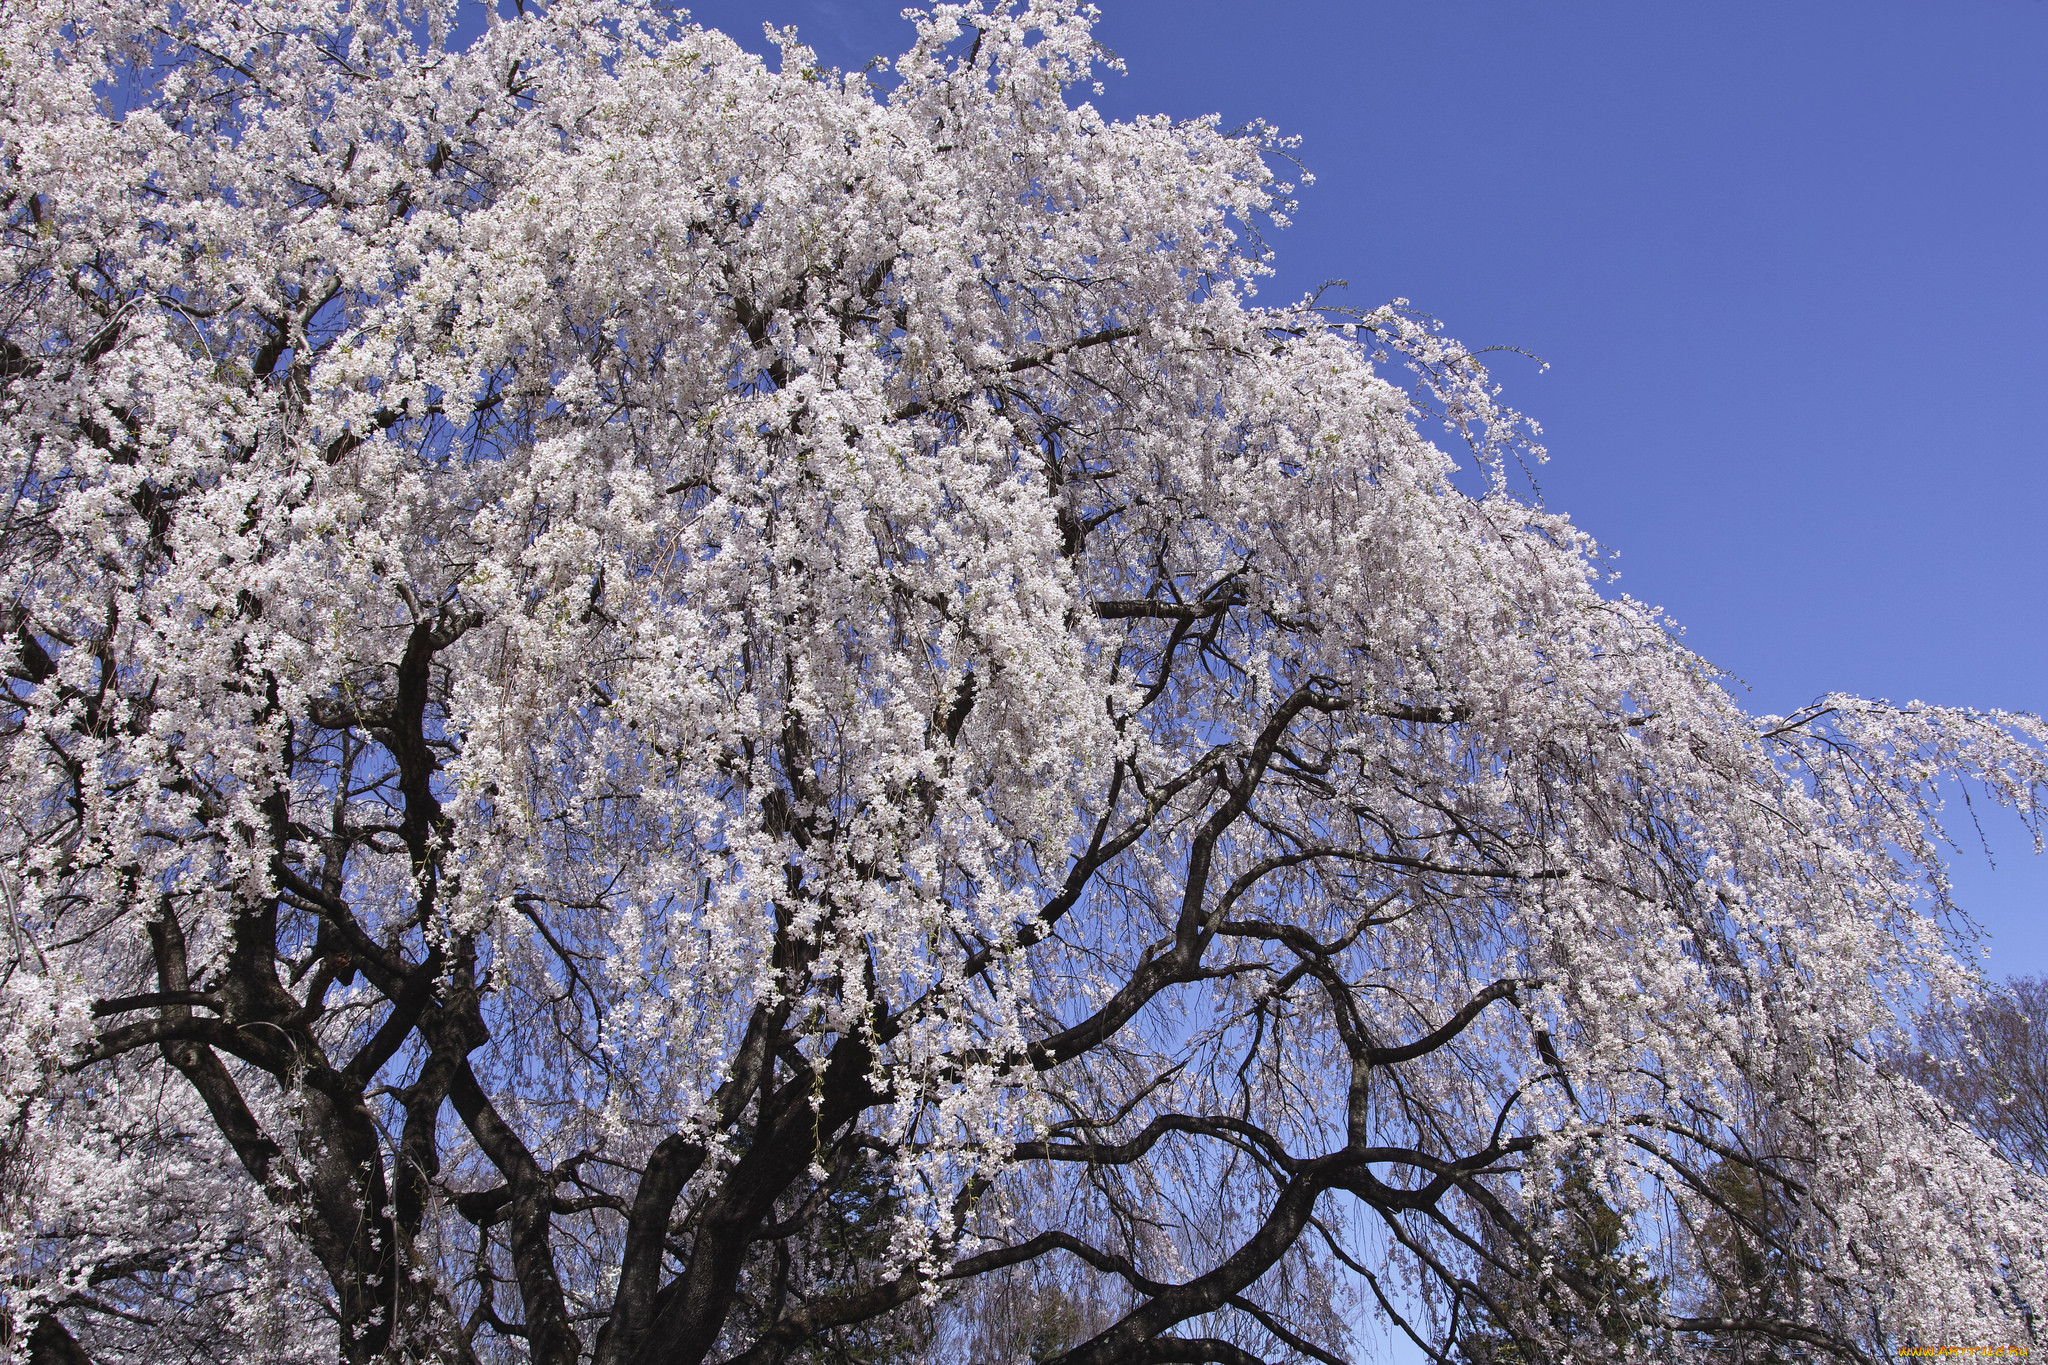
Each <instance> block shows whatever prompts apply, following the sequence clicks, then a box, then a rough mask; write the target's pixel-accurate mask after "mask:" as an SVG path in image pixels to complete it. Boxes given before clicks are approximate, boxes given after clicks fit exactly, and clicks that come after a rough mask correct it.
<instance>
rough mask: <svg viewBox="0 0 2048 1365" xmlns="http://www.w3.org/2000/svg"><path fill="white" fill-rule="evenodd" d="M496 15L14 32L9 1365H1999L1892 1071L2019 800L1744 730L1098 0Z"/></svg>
mask: <svg viewBox="0 0 2048 1365" xmlns="http://www.w3.org/2000/svg"><path fill="white" fill-rule="evenodd" d="M460 17H461V16H460V15H458V13H457V12H456V10H455V8H454V6H453V5H452V4H451V3H443V2H442V0H428V3H424V4H420V5H413V4H404V5H395V6H394V5H388V4H384V3H382V2H381V0H348V3H345V4H344V3H338V2H337V0H179V2H178V3H176V4H171V3H168V2H167V0H14V3H12V4H9V5H8V6H7V7H6V8H5V10H4V12H0V213H4V215H5V217H4V228H0V230H4V248H0V249H4V253H5V267H4V268H5V272H6V273H5V282H4V289H5V293H4V299H5V306H4V312H0V419H4V423H5V435H4V442H0V458H4V460H5V462H6V476H7V489H8V495H9V499H10V501H9V508H8V511H7V513H6V514H5V520H4V522H0V562H4V565H5V571H6V573H7V575H8V580H9V597H8V603H7V606H6V608H5V610H6V613H7V614H6V618H5V621H4V623H0V625H4V630H5V636H6V640H5V651H6V660H7V662H6V672H7V676H8V683H7V686H8V692H7V696H6V700H5V702H4V713H0V720H4V733H0V748H4V754H5V762H4V765H0V774H4V776H0V782H4V796H0V810H4V813H5V816H6V820H5V824H4V833H0V894H4V896H5V902H6V910H7V923H8V929H9V933H10V934H11V939H10V945H9V955H8V958H7V973H6V978H5V984H4V992H0V1078H4V1081H5V1093H6V1103H7V1108H6V1110H5V1114H4V1117H5V1118H6V1120H7V1127H6V1128H5V1130H4V1147H0V1159H4V1172H5V1178H6V1189H7V1202H6V1210H7V1218H8V1223H7V1228H8V1237H9V1250H10V1254H11V1256H12V1269H11V1271H10V1275H9V1278H8V1279H7V1282H6V1284H7V1287H6V1288H5V1290H4V1291H0V1293H4V1295H5V1301H6V1306H7V1310H8V1314H9V1316H10V1321H11V1324H12V1326H11V1328H10V1332H11V1335H10V1337H9V1340H10V1342H11V1344H12V1345H13V1348H14V1349H15V1350H16V1351H17V1352H18V1353H25V1354H26V1355H27V1356H29V1357H30V1358H32V1359H35V1360H37V1361H79V1360H89V1361H97V1362H102V1365H112V1363H113V1362H125V1361H161V1360H165V1359H173V1358H176V1359H193V1360H223V1361H225V1360H239V1361H277V1362H288V1361H313V1360H321V1361H326V1360H334V1359H336V1358H339V1359H342V1360H345V1361H349V1362H368V1361H386V1360H389V1361H400V1360H404V1361H426V1360H441V1361H453V1362H471V1361H474V1362H495V1361H514V1360H524V1361H531V1362H535V1365H569V1363H570V1362H578V1361H584V1360H590V1361H593V1362H600V1363H601V1365H669V1363H670V1362H674V1363H675V1365H684V1363H685V1362H689V1363H694V1362H699V1361H726V1362H746V1365H767V1363H768V1362H777V1361H785V1360H789V1361H795V1360H815V1361H828V1360H841V1361H853V1360H879V1359H886V1358H902V1357H904V1356H905V1355H912V1356H915V1357H917V1358H922V1359H933V1360H940V1359H977V1360H993V1359H998V1358H1004V1359H1008V1360H1022V1359H1025V1358H1027V1357H1031V1358H1037V1359H1042V1360H1053V1361H1057V1362H1059V1365H1108V1363H1109V1362H1145V1361H1155V1362H1165V1361H1214V1362H1223V1363H1225V1365H1243V1363H1244V1362H1250V1361H1277V1360H1290V1361H1292V1360H1316V1361H1325V1362H1327V1361H1334V1360H1341V1359H1347V1358H1350V1357H1352V1356H1353V1355H1354V1353H1355V1351H1356V1350H1357V1349H1358V1347H1357V1343H1356V1342H1355V1341H1354V1339H1353V1332H1354V1330H1355V1328H1356V1326H1357V1324H1359V1323H1360V1322H1362V1321H1364V1320H1365V1319H1366V1318H1369V1317H1371V1316H1372V1315H1374V1314H1379V1315H1382V1316H1384V1317H1386V1318H1387V1319H1388V1320H1390V1321H1393V1322H1395V1323H1397V1324H1398V1325H1399V1328H1400V1330H1404V1331H1408V1332H1410V1333H1412V1334H1413V1336H1414V1337H1415V1338H1416V1340H1417V1341H1418V1342H1421V1343H1422V1344H1423V1345H1424V1346H1426V1347H1427V1349H1428V1350H1429V1351H1430V1352H1431V1353H1432V1354H1434V1355H1436V1356H1437V1358H1439V1359H1446V1360H1448V1359H1450V1358H1451V1357H1452V1356H1453V1354H1454V1353H1457V1352H1459V1351H1461V1350H1463V1349H1464V1347H1461V1345H1460V1343H1472V1342H1483V1343H1484V1346H1483V1348H1482V1349H1483V1350H1484V1352H1486V1353H1488V1354H1489V1355H1490V1357H1491V1358H1495V1359H1501V1360H1507V1359H1515V1360H1521V1361H1533V1360H1538V1359H1543V1360H1550V1359H1560V1360H1561V1359H1576V1360H1597V1359H1606V1358H1626V1357H1629V1356H1631V1355H1633V1356H1635V1357H1636V1358H1642V1356H1643V1355H1644V1353H1645V1352H1646V1351H1648V1350H1650V1349H1652V1348H1651V1346H1649V1345H1646V1344H1645V1343H1654V1349H1655V1351H1656V1352H1657V1353H1658V1354H1659V1355H1660V1356H1661V1357H1662V1358H1665V1359H1673V1360H1686V1359H1697V1360H1717V1361H1718V1360H1733V1359H1755V1360H1762V1359H1781V1358H1794V1357H1798V1358H1834V1359H1841V1360H1850V1361H1863V1360H1872V1359H1876V1358H1879V1357H1881V1356H1883V1355H1884V1354H1885V1353H1886V1352H1888V1351H1889V1350H1891V1349H1893V1348H1895V1347H1897V1346H1898V1345H1901V1344H1910V1343H1934V1344H1947V1343H1951V1342H1963V1343H1966V1344H1982V1343H1984V1342H1986V1341H1995V1342H2004V1341H2014V1340H2019V1339H2020V1338H2021V1337H2022V1336H2023V1335H2024V1333H2025V1332H2026V1331H2029V1330H2031V1327H2030V1326H2029V1325H2028V1324H2031V1323H2033V1322H2035V1321H2037V1320H2038V1315H2039V1314H2040V1312H2041V1311H2042V1308H2043V1305H2044V1301H2048V1271H2044V1269H2043V1266H2044V1264H2048V1254H2044V1253H2048V1248H2044V1245H2043V1242H2044V1236H2048V1234H2044V1231H2043V1229H2044V1228H2048V1220H2044V1218H2043V1217H2042V1212H2043V1201H2044V1186H2043V1184H2042V1181H2041V1178H2040V1176H2039V1175H2038V1174H2037V1173H2034V1172H2030V1171H2028V1170H2027V1169H2025V1168H2024V1167H2023V1166H2020V1165H2017V1164H2015V1163H2013V1162H2012V1161H2010V1160H2008V1159H2006V1158H2005V1157H2004V1156H2003V1155H2002V1154H2001V1153H2000V1152H1999V1151H1998V1150H1997V1149H1996V1148H1995V1147H1993V1146H1991V1145H1989V1144H1987V1143H1986V1142H1985V1141H1984V1140H1983V1139H1982V1138H1981V1137H1979V1136H1977V1135H1975V1134H1973V1133H1972V1131H1971V1130H1970V1129H1969V1128H1968V1127H1966V1126H1964V1125H1962V1124H1959V1123H1957V1122H1955V1121H1954V1119H1953V1117H1952V1114H1951V1112H1950V1111H1949V1110H1947V1109H1944V1108H1943V1107H1942V1106H1941V1105H1940V1104H1939V1103H1938V1102H1936V1100H1935V1099H1934V1098H1932V1097H1931V1096H1930V1094H1929V1093H1928V1091H1927V1090H1926V1089H1924V1088H1923V1087H1922V1086H1920V1085H1918V1084H1916V1083H1915V1082H1914V1081H1913V1080H1912V1079H1910V1077H1908V1076H1905V1075H1903V1074H1900V1073H1899V1072H1898V1071H1897V1069H1895V1068H1892V1067H1889V1066H1887V1065H1886V1064H1885V1061H1884V1059H1885V1058H1887V1057H1891V1056H1896V1055H1899V1049H1900V1048H1901V1047H1903V1046H1904V1045H1905V1042H1906V1040H1907V1038H1908V1037H1909V1030H1910V1027H1911V1024H1912V1020H1913V1017H1914V1015H1915V1013H1916V1011H1919V1010H1921V1009H1922V1008H1923V1007H1925V1006H1927V1005H1928V1004H1929V1003H1930V1002H1933V1003H1942V1002H1948V1003H1950V1004H1953V1005H1955V1006H1956V1007H1959V1008H1960V1007H1965V1006H1966V1005H1967V1002H1969V1001H1971V1000H1973V999H1975V998H1976V996H1975V993H1976V991H1977V989H1978V986H1977V981H1976V978H1975V976H1974V974H1973V972H1972V970H1971V969H1970V968H1968V967H1966V966H1964V965H1963V964H1962V962H1961V960H1960V959H1959V958H1958V956H1957V952H1956V950H1957V949H1958V948H1959V947H1962V946H1965V944H1966V941H1967V935H1968V926H1967V922H1966V921H1962V920H1960V919H1959V918H1958V917H1957V916H1956V915H1955V913H1954V912H1955V907H1954V906H1953V905H1952V904H1951V903H1950V900H1949V897H1948V894H1947V889H1946V882H1945V880H1944V879H1943V876H1942V872H1941V867H1942V854H1943V850H1944V848H1945V847H1946V845H1945V844H1944V842H1943V836H1942V833H1941V828H1940V824H1939V818H1940V814H1941V808H1942V799H1943V796H1944V795H1945V793H1947V792H1948V791H1949V790H1951V788H1950V786H1949V784H1950V783H1952V782H1962V783H1966V784H1969V785H1970V786H1971V788H1972V789H1973V790H1975V791H1976V792H1978V794H1979V799H1984V798H1986V797H1988V798H1989V799H1991V800H1994V801H1997V802H2002V803H2004V804H2006V805H2009V806H2012V807H2014V808H2016V809H2017V810H2018V811H2019V812H2020V813H2021V814H2022V816H2023V817H2024V818H2025V819H2026V821H2027V822H2028V823H2029V824H2030V826H2031V827H2032V828H2034V829H2035V830H2037V831H2038V829H2039V821H2040V817H2041V814H2042V808H2041V806H2040V805H2039V804H2038V803H2039V800H2040V798H2041V795H2042V793H2043V791H2044V788H2048V752H2044V750H2048V729H2044V727H2043V726H2042V724H2041V723H2040V722H2039V721H2038V720H2036V719H2034V718H2032V717H2027V716H2019V715H2009V714H2000V713H1984V712H1976V711H1967V710H1956V709H1945V708H1941V707H1935V706H1928V705H1921V704H1918V703H1913V704H1906V705H1891V704H1884V703H1877V702H1866V701H1862V700H1857V699H1854V698H1850V697H1843V696H1834V697H1828V698H1825V699H1823V700H1821V701H1818V702H1816V703H1815V704H1814V705H1812V706H1810V707H1808V708H1806V709H1804V710H1802V711H1800V712H1798V713H1796V714H1793V715H1787V716H1769V717H1761V718H1759V717H1753V716H1751V715H1748V714H1746V713H1745V712H1744V710H1743V709H1742V708H1741V707H1740V706H1739V705H1738V704H1737V703H1736V702H1735V700H1734V699H1733V698H1732V697H1731V695H1730V693H1729V691H1728V690H1727V688H1726V687H1725V686H1724V679H1723V677H1722V676H1721V675H1720V674H1719V673H1717V672H1716V670H1715V669H1714V668H1713V667H1711V666H1710V665H1708V664H1707V663H1705V662H1703V661H1702V660H1701V659H1699V658H1698V657H1696V656H1695V655H1693V654H1692V653H1690V652H1689V651H1688V650H1687V649H1686V648H1685V647H1684V646H1683V645H1682V644H1681V643H1680V642H1679V640H1678V639H1677V638H1675V635H1674V633H1673V631H1672V629H1671V628H1670V627H1669V625H1668V624H1667V623H1666V622H1665V621H1664V620H1663V619H1662V618H1661V617H1660V616H1659V615H1658V613H1656V612H1655V611H1654V610H1652V609H1650V608H1647V607H1645V606H1643V605H1641V604H1639V603H1636V602H1633V601H1631V600H1628V599H1627V598H1625V597H1619V596H1616V595H1614V594H1612V593H1611V592H1609V591H1606V590H1605V589H1604V586H1603V581H1602V570H1601V566H1600V562H1599V559H1598V557H1597V554H1596V553H1595V550H1594V547H1593V545H1592V543H1591V542H1590V541H1589V540H1588V539H1587V537H1586V536H1585V535H1584V534H1583V533H1582V532H1580V531H1579V530H1578V529H1576V528H1575V527H1573V526H1572V525H1571V524H1570V523H1569V522H1568V521H1567V520H1566V519H1565V518H1564V517H1562V516H1560V515H1557V514H1555V513H1553V512H1550V511H1547V510H1545V509H1544V508H1542V507H1541V506H1540V505H1538V504H1537V503H1536V502H1535V501H1534V500H1532V499H1531V498H1530V497H1528V496H1527V495H1524V494H1521V493H1518V492H1517V491H1516V490H1517V488H1518V487H1519V483H1518V480H1517V479H1516V478H1515V477H1512V476H1513V474H1514V471H1515V470H1516V469H1517V467H1518V461H1524V460H1533V459H1536V458H1540V456H1541V451H1540V450H1539V449H1537V448H1536V447H1534V446H1533V444H1531V429H1530V428H1529V427H1528V425H1527V424H1526V423H1524V422H1523V421H1522V420H1521V419H1520V418H1519V417H1518V416H1517V414H1516V413H1514V412H1513V411H1512V410H1510V409H1508V408H1506V407H1504V406H1502V405H1501V403H1500V402H1499V399H1498V396H1497V393H1496V390H1495V388H1494V386H1493V384H1492V381H1491V380H1490V379H1489V378H1488V376H1487V374H1486V372H1485V370H1484V369H1483V368H1482V366H1481V364H1480V363H1479V360H1478V359H1477V358H1476V357H1475V356H1473V355H1472V354H1471V353H1469V352H1467V351H1466V350H1464V349H1463V348H1461V347H1459V346H1458V345H1457V344H1455V343H1453V342H1452V341H1450V340H1449V339H1447V338H1446V337H1445V336H1444V335H1442V334H1441V333H1440V332H1439V331H1437V330H1436V329H1435V328H1434V327H1433V325H1431V324H1429V323H1427V322H1426V321H1425V320H1422V319H1419V318H1417V317H1415V316H1412V315H1410V314H1408V313H1406V312H1404V311H1402V310H1401V309H1400V308H1398V307H1389V308H1386V309H1382V310H1379V311H1376V312H1372V313H1367V314H1351V315H1347V314H1340V313H1336V312H1333V311H1330V310H1326V309H1322V308H1319V307H1318V306H1317V304H1316V301H1315V300H1312V299H1311V300H1304V301H1301V302H1297V303H1292V304H1283V305H1279V306H1271V305H1267V304H1264V303H1260V302H1258V301H1257V299H1256V297H1255V290H1254V287H1255V285H1256V283H1257V281H1258V280H1259V278H1260V277H1261V276H1262V275H1263V274H1264V273H1265V272H1266V270H1267V266H1266V264H1265V262H1266V259H1267V255H1266V252H1267V247H1266V244H1265V236H1264V234H1266V233H1268V232H1269V231H1270V230H1271V229H1273V228H1274V227H1276V226H1278V225H1281V224H1283V223H1284V217H1285V213H1286V210H1287V207H1288V204H1287V196H1288V194H1289V193H1290V192H1291V190H1290V188H1289V187H1288V186H1287V185H1285V184H1283V183H1281V182H1279V181H1278V180H1276V178H1275V174H1276V173H1275V170H1274V167H1275V166H1276V165H1285V164H1286V163H1285V160H1284V153H1285V151H1286V148H1285V145H1284V144H1283V143H1282V142H1281V141H1280V140H1279V139H1278V138H1277V137H1276V136H1275V135H1274V134H1272V133H1271V132H1270V131H1268V130H1266V129H1264V128H1253V129H1249V130H1239V131H1236V132H1231V131H1226V130H1225V129H1223V128H1221V127H1220V126H1219V125H1218V124H1217V123H1216V121H1215V120H1213V119H1212V120H1200V119H1198V120H1194V121H1191V122H1185V123H1174V122H1170V121H1167V120H1164V119H1152V120H1139V121H1135V122H1131V123H1113V122H1108V121H1105V120H1104V119H1103V118H1102V117H1100V116H1099V115H1098V114H1097V113H1096V112H1095V111H1094V110H1093V109H1092V108H1091V107H1090V106H1089V105H1088V104H1087V103H1086V102H1085V100H1084V99H1083V98H1081V97H1082V96H1083V95H1085V93H1086V86H1087V83H1088V82H1089V81H1090V80H1091V79H1092V74H1091V73H1092V72H1093V71H1094V70H1095V69H1096V68H1097V67H1099V66H1100V65H1101V64H1102V63H1104V62H1105V61H1108V60H1110V59H1108V58H1107V57H1106V56H1105V54H1103V53H1101V52H1100V51H1098V49H1097V48H1096V46H1095V44H1094V43H1093V40H1092V39H1091V36H1090V26H1089V23H1090V11H1088V10H1086V9H1085V8H1084V7H1081V6H1078V5H1076V4H1074V3H1071V2H1070V0H1028V2H1027V0H1017V2H1015V3H1011V2H1006V0H989V2H988V3H979V4H970V5H941V6H937V7H935V8H933V9H932V10H931V11H929V12H928V13H925V14H923V15H922V16H921V17H919V18H918V19H917V20H916V29H915V43H914V46H912V47H911V49H910V50H909V51H908V52H907V53H905V54H904V55H903V56H902V57H900V58H899V59H897V60H896V61H895V62H894V64H893V65H892V66H890V67H888V68H887V69H886V70H883V71H880V72H879V73H873V74H871V75H861V74H848V73H841V72H836V71H826V70H819V69H817V66H816V62H815V59H814V57H813V56H812V54H810V53H809V52H808V51H806V50H805V49H804V48H803V47H801V46H800V45H799V44H798V43H797V42H796V40H795V38H794V36H793V35H788V34H785V35H783V36H782V40H781V43H780V59H779V61H778V62H777V63H775V64H774V65H775V68H776V69H773V70H771V69H770V67H769V65H768V64H765V63H763V62H762V61H761V60H759V59H757V58H756V57H754V56H751V55H749V54H748V53H746V52H744V51H742V50H741V49H740V48H739V47H737V46H736V45H735V44H733V43H732V42H731V41H729V40H728V39H726V38H725V37H723V36H721V35H720V34H717V33H715V32H709V31H704V30H701V29H698V28H695V27H692V26H690V25H688V24H687V23H686V22H683V21H681V20H679V19H677V18H676V17H675V16H674V15H673V14H671V13H670V12H669V11H668V10H667V9H666V8H665V7H663V6H660V5H656V4H645V5H643V4H638V3H633V0H555V3H548V4H539V5H536V4H531V3H521V4H516V5H514V6H513V7H511V11H510V12H503V13H497V14H493V15H492V16H491V17H490V19H489V21H488V23H487V24H485V25H484V26H483V27H482V29H481V31H480V32H478V33H477V34H476V35H475V36H474V37H473V38H472V39H465V40H462V41H459V42H458V41H453V40H451V38H450V34H451V33H453V32H455V31H456V28H457V25H458V20H459V19H460ZM1386 211H1387V212H1389V213H1425V212H1427V211H1428V206H1427V205H1421V204H1414V205H1407V204H1402V203H1400V202H1398V200H1395V201H1390V202H1389V203H1388V204H1387V206H1386ZM1760 1268H1761V1269H1760Z"/></svg>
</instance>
